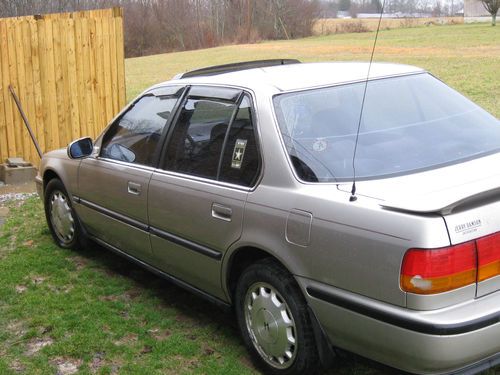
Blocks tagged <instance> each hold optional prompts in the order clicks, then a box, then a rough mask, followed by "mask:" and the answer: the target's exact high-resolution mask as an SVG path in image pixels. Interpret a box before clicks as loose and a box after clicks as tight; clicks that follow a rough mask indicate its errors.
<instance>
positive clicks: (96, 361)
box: [89, 352, 106, 374]
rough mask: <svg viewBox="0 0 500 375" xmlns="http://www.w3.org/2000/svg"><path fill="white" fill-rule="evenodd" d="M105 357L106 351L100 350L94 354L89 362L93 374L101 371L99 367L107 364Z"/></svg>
mask: <svg viewBox="0 0 500 375" xmlns="http://www.w3.org/2000/svg"><path fill="white" fill-rule="evenodd" d="M104 358H105V355H104V353H101V352H99V353H95V354H94V357H93V358H92V361H91V362H90V364H89V367H90V372H92V374H96V373H97V372H99V369H100V368H101V367H102V366H104V365H105V364H106V360H105V359H104Z"/></svg>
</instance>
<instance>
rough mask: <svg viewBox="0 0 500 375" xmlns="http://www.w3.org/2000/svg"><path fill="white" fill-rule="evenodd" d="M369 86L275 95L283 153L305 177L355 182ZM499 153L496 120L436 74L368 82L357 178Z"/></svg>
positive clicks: (424, 168)
mask: <svg viewBox="0 0 500 375" xmlns="http://www.w3.org/2000/svg"><path fill="white" fill-rule="evenodd" d="M364 85H365V84H364V83H356V84H349V85H343V86H335V87H329V88H322V89H313V90H307V91H301V92H293V93H285V94H280V95H277V96H276V97H275V98H274V107H275V111H276V115H277V118H278V123H279V126H280V130H281V133H282V135H283V139H284V142H285V145H286V149H287V151H288V154H289V155H290V158H291V160H292V163H293V165H294V168H295V170H296V172H297V174H298V176H299V177H300V178H301V179H302V180H304V181H309V182H337V181H346V180H351V179H352V176H353V161H352V159H353V153H354V145H355V141H356V132H357V127H358V122H359V116H360V110H361V101H362V98H363V90H364ZM499 150H500V124H499V121H498V120H497V119H496V118H495V117H493V116H492V115H490V114H489V113H488V112H486V111H485V110H483V109H482V108H480V107H479V106H477V105H476V104H474V103H472V102H471V101H470V100H468V99H467V98H465V97H464V96H462V95H460V94H459V93H457V92H456V91H454V90H452V89H451V88H450V87H448V86H447V85H445V84H444V83H442V82H441V81H439V80H438V79H436V78H434V77H432V76H431V75H429V74H416V75H410V76H404V77H395V78H387V79H379V80H373V81H370V82H369V83H368V87H367V93H366V101H365V108H364V110H363V117H362V121H361V126H360V133H359V141H358V149H357V151H356V160H355V167H356V176H357V178H359V179H372V178H383V177H390V176H394V175H401V174H406V173H410V172H416V171H420V170H426V169H431V168H437V167H440V166H444V165H448V164H453V163H458V162H461V161H465V160H468V159H472V158H477V157H480V156H484V155H487V154H491V153H495V152H498V151H499Z"/></svg>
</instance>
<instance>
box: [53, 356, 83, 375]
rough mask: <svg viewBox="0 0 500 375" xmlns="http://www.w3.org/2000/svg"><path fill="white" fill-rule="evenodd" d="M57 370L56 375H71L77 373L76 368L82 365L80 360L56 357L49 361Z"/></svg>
mask: <svg viewBox="0 0 500 375" xmlns="http://www.w3.org/2000/svg"><path fill="white" fill-rule="evenodd" d="M50 363H51V364H52V365H54V366H56V368H57V372H56V374H57V375H71V374H76V373H77V372H78V368H79V367H80V366H81V365H82V360H81V359H73V358H64V357H57V358H54V359H53V360H51V361H50Z"/></svg>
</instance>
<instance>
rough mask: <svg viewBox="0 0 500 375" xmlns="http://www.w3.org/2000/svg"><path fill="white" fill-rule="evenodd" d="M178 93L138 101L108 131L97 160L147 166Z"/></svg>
mask: <svg viewBox="0 0 500 375" xmlns="http://www.w3.org/2000/svg"><path fill="white" fill-rule="evenodd" d="M181 91H182V90H178V89H177V88H170V90H168V89H167V90H164V91H163V92H159V93H158V95H152V94H148V95H146V96H143V97H142V98H140V99H139V100H138V101H137V102H136V103H135V104H134V105H133V106H132V107H131V108H130V109H129V110H128V111H127V112H125V114H124V115H122V116H121V117H120V118H119V119H118V120H117V121H116V122H115V123H114V124H112V125H111V127H110V128H109V129H108V131H107V132H106V134H105V135H104V137H103V142H102V146H101V155H100V156H101V157H104V158H108V159H113V160H119V161H125V162H128V163H134V164H141V165H147V166H151V165H152V162H153V156H154V153H155V151H156V147H157V145H158V141H159V139H160V136H161V134H162V132H163V129H164V127H165V125H166V124H167V122H168V120H169V118H170V114H171V112H172V110H173V109H174V106H175V104H176V103H177V100H178V98H179V95H180V93H181Z"/></svg>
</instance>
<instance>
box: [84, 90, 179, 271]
mask: <svg viewBox="0 0 500 375" xmlns="http://www.w3.org/2000/svg"><path fill="white" fill-rule="evenodd" d="M182 91H183V88H179V87H170V88H162V89H158V90H155V91H152V92H149V93H147V94H146V95H144V96H143V97H141V98H139V99H138V100H136V101H135V102H134V103H133V104H132V105H131V106H130V107H129V108H128V109H127V111H125V112H124V113H123V114H122V115H121V116H120V117H119V118H118V119H117V120H116V121H115V122H114V123H113V124H112V125H111V126H110V127H109V128H108V129H107V131H106V132H105V134H104V135H103V138H102V143H101V145H100V152H99V155H98V156H97V157H94V158H87V159H84V160H83V161H82V163H81V166H80V170H79V200H78V201H79V205H78V206H79V214H80V215H81V217H82V220H83V221H84V223H85V225H86V227H87V229H88V230H89V232H90V233H91V234H92V235H94V236H95V237H97V238H99V239H100V240H102V241H104V242H106V243H107V244H109V245H112V246H114V247H117V248H119V249H120V250H122V251H125V252H127V253H128V254H130V255H132V256H134V257H136V258H139V259H141V260H144V261H151V254H152V253H151V246H150V242H149V232H148V214H147V201H148V185H149V180H150V179H151V175H152V173H153V170H154V166H155V163H157V159H158V156H159V154H158V152H159V148H160V144H161V138H162V134H164V132H165V131H166V127H167V125H168V123H169V119H170V114H171V113H172V112H173V110H174V108H175V105H176V103H177V101H178V98H179V96H180V95H181V94H182Z"/></svg>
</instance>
